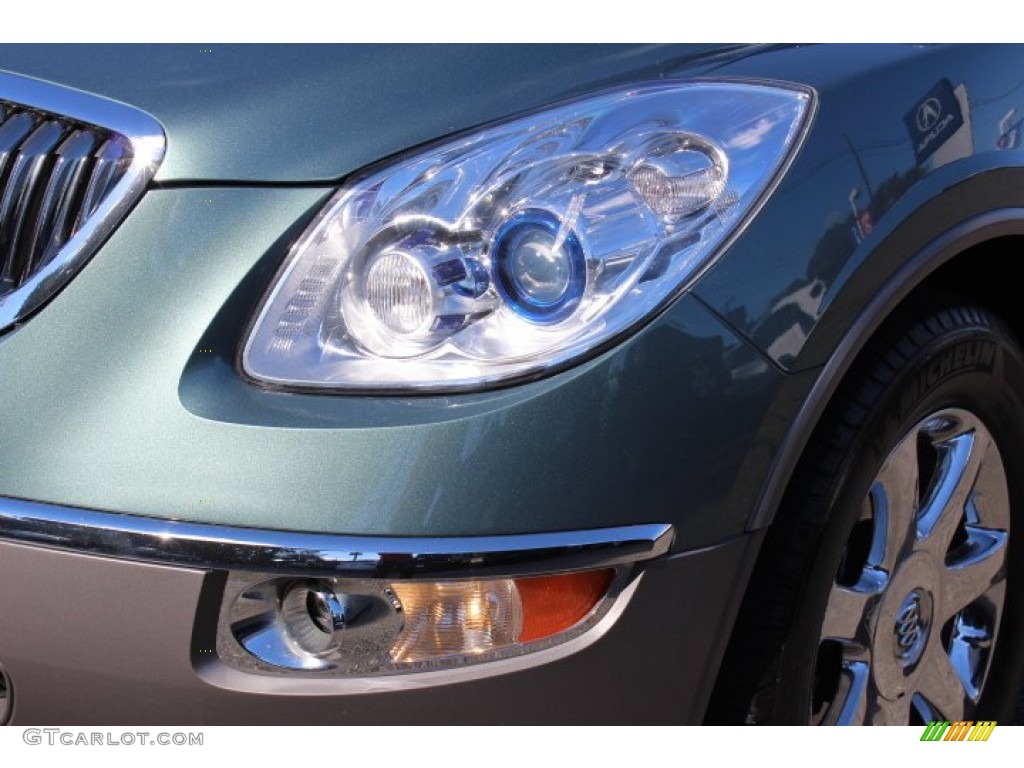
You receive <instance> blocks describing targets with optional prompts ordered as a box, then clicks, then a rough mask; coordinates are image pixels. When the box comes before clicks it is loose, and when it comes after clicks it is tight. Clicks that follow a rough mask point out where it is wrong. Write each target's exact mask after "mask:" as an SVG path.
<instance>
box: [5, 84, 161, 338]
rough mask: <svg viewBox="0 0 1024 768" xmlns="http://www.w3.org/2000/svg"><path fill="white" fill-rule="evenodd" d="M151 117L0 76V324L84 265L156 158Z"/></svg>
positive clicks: (18, 316)
mask: <svg viewBox="0 0 1024 768" xmlns="http://www.w3.org/2000/svg"><path fill="white" fill-rule="evenodd" d="M163 149H164V137H163V131H162V130H161V129H160V126H159V124H158V123H156V121H155V120H153V118H151V117H149V116H148V115H146V114H145V113H143V112H139V111H137V110H134V109H133V108H131V107H127V106H125V105H123V104H119V103H117V102H111V101H107V100H106V99H102V98H100V97H97V96H91V95H89V94H84V93H81V92H80V91H73V90H70V89H65V88H62V87H60V86H55V85H53V84H50V83H44V82H41V81H37V80H32V79H29V78H25V77H21V76H18V75H12V74H9V73H0V330H3V329H5V328H7V327H9V326H10V325H12V324H14V323H17V322H18V321H20V320H23V319H24V318H25V317H26V316H27V315H28V314H29V313H31V312H32V311H34V310H35V309H38V308H39V307H40V306H41V305H42V304H43V303H44V302H45V301H47V300H48V299H49V298H50V297H52V296H53V294H55V293H56V292H57V291H58V290H60V288H61V287H63V285H64V284H65V283H66V282H67V280H69V279H70V278H71V277H72V276H73V275H74V273H75V272H76V271H77V270H78V269H79V268H80V267H81V266H82V264H83V263H84V262H85V260H86V259H88V257H89V256H90V255H91V253H92V252H93V251H94V250H95V248H96V246H98V245H99V244H100V243H101V242H102V241H103V239H105V238H106V237H107V236H108V235H109V234H110V232H111V231H112V230H113V228H114V227H115V226H116V225H117V224H118V223H119V221H120V219H121V218H122V217H123V216H124V214H125V213H126V212H127V211H128V209H129V208H130V206H131V205H132V204H134V202H135V201H136V200H137V199H138V197H139V195H141V193H142V191H143V190H144V188H145V185H146V183H148V181H149V180H150V179H151V178H152V176H153V174H154V173H155V171H156V167H157V163H159V161H160V159H161V158H162V157H163Z"/></svg>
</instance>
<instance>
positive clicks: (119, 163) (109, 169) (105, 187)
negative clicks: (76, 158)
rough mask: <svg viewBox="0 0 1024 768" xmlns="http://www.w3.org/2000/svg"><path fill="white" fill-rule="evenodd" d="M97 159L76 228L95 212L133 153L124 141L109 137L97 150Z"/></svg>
mask: <svg viewBox="0 0 1024 768" xmlns="http://www.w3.org/2000/svg"><path fill="white" fill-rule="evenodd" d="M95 159H96V163H95V167H94V168H93V171H92V175H91V177H90V179H89V185H88V186H87V187H86V190H85V197H84V199H83V201H82V207H81V208H80V209H79V212H78V221H77V222H75V226H76V228H77V227H80V226H81V225H82V224H83V223H84V222H85V220H86V218H88V217H89V216H92V214H93V213H95V211H96V208H97V207H98V206H99V204H100V203H101V202H102V201H103V198H104V197H106V195H107V193H108V192H109V191H110V189H111V187H113V186H114V185H115V184H116V183H117V180H118V179H119V178H121V175H122V174H123V173H124V171H125V169H126V168H127V167H128V164H129V163H130V162H131V154H130V153H129V152H128V151H127V147H125V146H124V144H123V143H121V142H119V141H117V140H116V139H108V140H107V141H105V142H103V146H102V147H100V148H99V150H98V151H97V152H96V155H95Z"/></svg>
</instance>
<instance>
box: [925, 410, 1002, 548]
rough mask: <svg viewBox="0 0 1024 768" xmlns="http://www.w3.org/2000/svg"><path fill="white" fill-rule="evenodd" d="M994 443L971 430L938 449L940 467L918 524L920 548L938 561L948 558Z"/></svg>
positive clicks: (945, 442)
mask: <svg viewBox="0 0 1024 768" xmlns="http://www.w3.org/2000/svg"><path fill="white" fill-rule="evenodd" d="M990 442H991V439H990V438H989V437H988V433H987V431H986V430H971V431H969V432H964V433H963V434H960V435H957V436H956V437H953V438H951V439H949V440H947V441H944V442H943V443H942V444H940V445H938V446H936V447H937V448H938V449H939V453H940V458H939V464H938V467H937V468H936V472H935V479H934V481H933V483H932V488H931V492H930V493H929V494H928V497H927V498H926V499H925V500H924V502H923V504H922V509H921V514H920V517H919V519H918V523H917V538H918V542H919V545H920V546H921V547H922V548H923V549H928V550H930V551H931V552H932V554H933V555H934V556H935V557H936V558H942V559H944V558H945V556H946V551H947V550H948V549H949V544H950V542H951V541H952V540H953V535H954V534H955V533H956V530H957V527H958V526H959V525H960V521H961V519H962V518H963V516H964V511H965V509H966V507H967V502H968V500H969V498H970V496H971V491H972V489H973V488H974V481H975V479H976V478H977V477H978V470H979V468H980V466H981V463H982V461H983V460H984V458H985V454H986V452H987V451H988V447H989V444H990Z"/></svg>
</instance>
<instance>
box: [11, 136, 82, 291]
mask: <svg viewBox="0 0 1024 768" xmlns="http://www.w3.org/2000/svg"><path fill="white" fill-rule="evenodd" d="M65 130H66V127H65V126H64V125H62V124H61V123H59V122H57V121H55V120H48V121H44V122H42V123H40V124H39V125H38V126H37V127H36V129H35V130H34V131H33V132H32V135H31V136H29V137H28V138H27V139H26V140H25V142H24V143H23V144H22V145H21V147H19V149H18V155H17V157H16V158H15V160H14V164H13V166H12V167H11V172H10V176H8V178H7V183H6V185H5V188H4V191H3V194H2V195H0V261H2V262H3V265H4V268H3V272H2V273H0V282H3V283H5V284H7V285H13V286H15V287H16V286H18V285H21V284H22V283H23V282H24V277H25V276H26V273H27V271H28V263H29V262H30V261H31V257H30V253H29V252H28V249H27V248H26V247H25V245H26V240H28V239H30V238H31V234H32V230H33V229H34V223H33V219H34V216H33V211H34V209H36V208H38V205H37V198H38V196H39V193H40V192H41V191H42V190H43V189H44V188H45V185H46V179H47V176H48V175H49V169H50V167H51V166H52V165H53V158H52V156H51V154H50V153H51V152H52V151H53V150H54V149H55V148H56V147H57V145H58V144H59V143H60V140H61V138H62V137H63V135H64V132H65ZM26 235H28V237H26Z"/></svg>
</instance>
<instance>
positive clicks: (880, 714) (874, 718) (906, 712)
mask: <svg viewBox="0 0 1024 768" xmlns="http://www.w3.org/2000/svg"><path fill="white" fill-rule="evenodd" d="M868 722H869V723H871V724H872V725H907V724H909V723H910V696H900V697H898V698H896V699H886V698H884V697H882V696H875V697H873V699H872V700H871V702H870V706H869V707H868Z"/></svg>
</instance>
